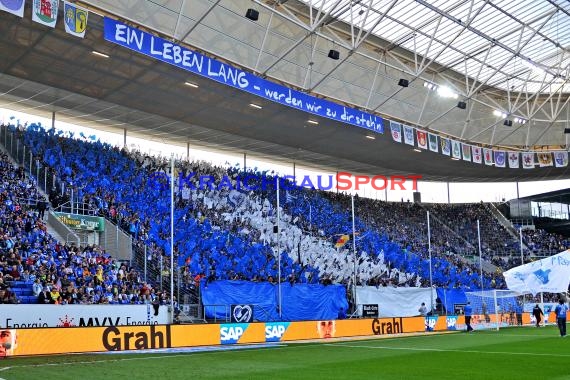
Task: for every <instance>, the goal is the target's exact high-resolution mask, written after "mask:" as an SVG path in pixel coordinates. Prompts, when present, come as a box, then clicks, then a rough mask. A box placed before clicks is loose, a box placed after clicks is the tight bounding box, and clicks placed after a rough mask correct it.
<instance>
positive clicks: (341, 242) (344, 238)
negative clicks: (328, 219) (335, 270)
mask: <svg viewBox="0 0 570 380" xmlns="http://www.w3.org/2000/svg"><path fill="white" fill-rule="evenodd" d="M349 240H350V236H349V235H340V236H338V237H337V238H335V243H334V247H335V248H342V247H344V246H345V245H346V243H348V241H349Z"/></svg>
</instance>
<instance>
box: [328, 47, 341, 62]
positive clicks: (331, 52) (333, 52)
mask: <svg viewBox="0 0 570 380" xmlns="http://www.w3.org/2000/svg"><path fill="white" fill-rule="evenodd" d="M329 58H330V59H334V60H335V61H337V60H338V59H339V58H340V53H339V52H338V50H334V49H331V50H329Z"/></svg>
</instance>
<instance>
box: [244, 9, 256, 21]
mask: <svg viewBox="0 0 570 380" xmlns="http://www.w3.org/2000/svg"><path fill="white" fill-rule="evenodd" d="M245 17H247V18H248V19H250V20H251V21H257V20H259V12H258V11H256V10H255V9H253V8H249V9H248V10H247V12H245Z"/></svg>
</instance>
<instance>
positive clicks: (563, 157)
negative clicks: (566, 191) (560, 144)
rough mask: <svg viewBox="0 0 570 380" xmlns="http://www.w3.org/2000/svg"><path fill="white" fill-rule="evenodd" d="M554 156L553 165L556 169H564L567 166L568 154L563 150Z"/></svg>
mask: <svg viewBox="0 0 570 380" xmlns="http://www.w3.org/2000/svg"><path fill="white" fill-rule="evenodd" d="M553 154H554V164H555V165H556V167H557V168H564V167H566V166H568V152H566V151H565V150H558V151H556V152H554V153H553Z"/></svg>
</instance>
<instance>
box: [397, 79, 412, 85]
mask: <svg viewBox="0 0 570 380" xmlns="http://www.w3.org/2000/svg"><path fill="white" fill-rule="evenodd" d="M409 84H410V82H408V80H407V79H400V80H399V81H398V86H402V87H408V85H409Z"/></svg>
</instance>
